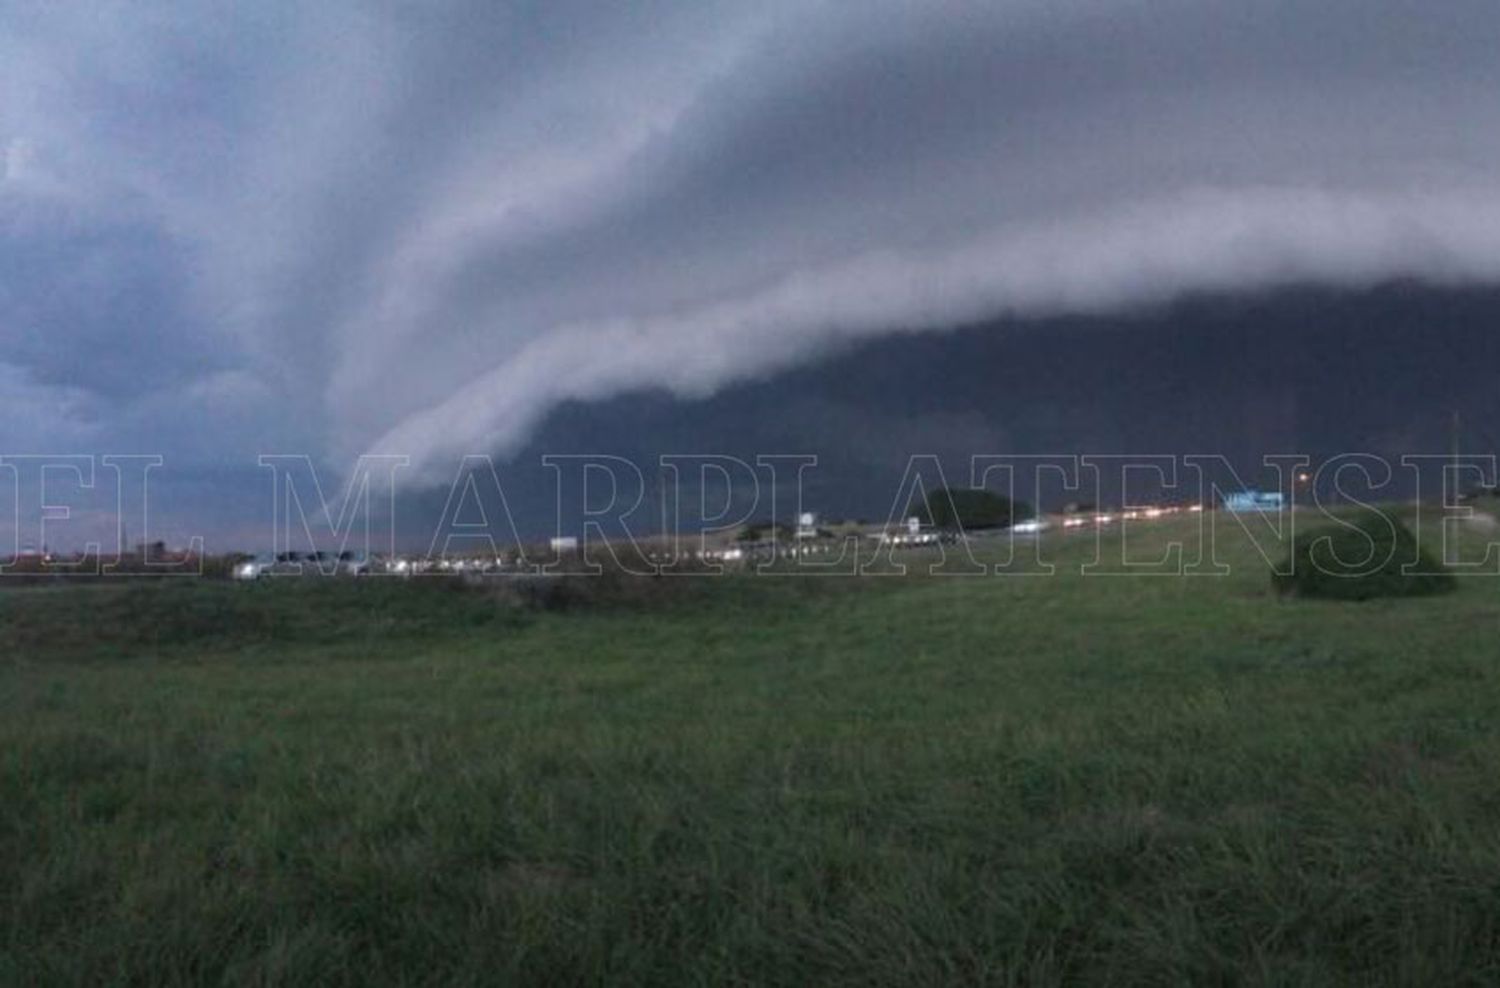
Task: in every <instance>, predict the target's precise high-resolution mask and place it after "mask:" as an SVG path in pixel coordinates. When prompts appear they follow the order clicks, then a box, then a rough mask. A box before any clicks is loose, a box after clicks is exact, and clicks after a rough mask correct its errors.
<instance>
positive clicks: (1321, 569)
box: [1271, 511, 1457, 600]
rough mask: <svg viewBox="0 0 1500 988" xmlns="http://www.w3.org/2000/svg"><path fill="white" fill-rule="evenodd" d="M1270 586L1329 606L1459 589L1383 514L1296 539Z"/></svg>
mask: <svg viewBox="0 0 1500 988" xmlns="http://www.w3.org/2000/svg"><path fill="white" fill-rule="evenodd" d="M1271 583H1272V585H1273V586H1274V587H1275V588H1276V591H1277V593H1280V594H1284V595H1295V596H1298V597H1315V598H1323V599H1327V600H1370V599H1372V598H1375V597H1421V596H1428V595H1431V594H1440V593H1448V592H1449V591H1451V590H1453V589H1454V588H1455V587H1456V586H1457V581H1456V580H1455V579H1454V577H1453V574H1452V573H1450V572H1448V571H1447V570H1445V569H1444V568H1443V566H1442V564H1441V563H1439V562H1438V561H1437V560H1436V559H1434V558H1433V556H1432V555H1431V554H1430V553H1429V552H1427V551H1426V550H1425V549H1424V548H1422V546H1421V545H1420V544H1419V543H1418V541H1417V537H1416V536H1415V535H1413V534H1412V532H1411V530H1410V529H1409V528H1407V527H1406V526H1405V525H1403V524H1401V522H1399V521H1398V520H1396V519H1395V518H1394V517H1392V516H1390V515H1387V514H1383V513H1381V512H1379V511H1368V512H1364V513H1362V514H1360V515H1358V516H1355V517H1351V518H1344V519H1338V520H1337V523H1336V524H1333V525H1328V526H1324V527H1320V528H1315V529H1313V530H1311V531H1308V532H1299V533H1297V536H1296V537H1295V538H1294V539H1293V542H1292V551H1291V555H1290V558H1289V559H1288V560H1287V561H1286V562H1284V563H1283V564H1282V567H1281V571H1280V572H1276V573H1273V574H1272V575H1271Z"/></svg>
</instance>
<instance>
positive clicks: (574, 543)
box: [551, 535, 578, 556]
mask: <svg viewBox="0 0 1500 988" xmlns="http://www.w3.org/2000/svg"><path fill="white" fill-rule="evenodd" d="M551 546H552V552H553V554H554V555H559V556H560V555H562V554H563V553H566V552H577V551H578V536H576V535H564V536H561V537H559V538H554V539H553V540H552V542H551Z"/></svg>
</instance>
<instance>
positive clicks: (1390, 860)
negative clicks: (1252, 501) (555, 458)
mask: <svg viewBox="0 0 1500 988" xmlns="http://www.w3.org/2000/svg"><path fill="white" fill-rule="evenodd" d="M1184 532H1185V529H1184V528H1183V527H1182V526H1181V525H1176V526H1157V527H1156V528H1154V529H1150V530H1147V534H1146V535H1145V537H1144V541H1143V542H1142V543H1141V544H1140V545H1139V546H1134V545H1133V549H1137V548H1138V549H1139V551H1140V553H1141V556H1142V557H1143V558H1145V557H1150V556H1153V555H1156V554H1157V552H1158V550H1159V549H1161V548H1162V547H1163V545H1164V541H1163V540H1164V539H1165V538H1166V537H1167V536H1169V535H1171V536H1178V537H1181V536H1183V535H1184ZM1222 534H1223V538H1222V540H1221V543H1220V548H1221V553H1222V555H1223V556H1224V557H1225V558H1226V559H1227V560H1228V561H1229V562H1230V563H1231V565H1232V572H1231V573H1230V574H1229V575H1227V576H1222V577H1196V578H1181V577H1155V578H1141V579H1122V578H1116V577H1104V576H1100V577H1083V576H1080V575H1078V573H1077V572H1076V563H1077V562H1079V561H1080V560H1081V559H1082V558H1083V554H1084V551H1085V545H1086V543H1085V542H1084V541H1083V540H1082V539H1079V538H1077V537H1071V536H1070V537H1059V538H1056V539H1053V540H1052V543H1051V544H1052V545H1055V546H1057V547H1058V548H1057V556H1058V558H1059V560H1060V561H1061V562H1062V563H1063V564H1065V565H1062V566H1060V569H1059V573H1058V575H1057V576H1054V577H1051V578H1034V577H1030V578H1019V577H1017V578H1005V577H994V578H987V579H971V578H939V577H933V578H908V579H886V578H875V579H867V580H862V581H852V582H850V581H838V580H830V581H813V580H797V579H781V578H735V579H719V580H709V581H702V580H697V581H687V582H686V583H685V584H684V585H683V586H684V587H685V588H686V589H682V590H680V591H674V592H672V593H669V594H665V595H656V596H650V595H647V596H646V597H644V598H642V599H638V600H632V602H631V603H630V604H629V605H628V606H625V605H622V606H597V607H592V608H585V609H582V610H577V609H575V610H569V611H567V612H563V613H551V612H542V611H530V610H518V609H516V608H514V607H509V606H506V605H505V604H504V603H503V602H500V601H497V599H496V596H495V595H494V594H492V593H488V592H484V591H474V592H463V591H460V590H455V589H452V588H449V587H447V586H444V585H442V584H424V583H420V582H417V581H414V582H412V583H386V582H383V581H370V582H368V583H360V584H351V583H329V584H316V585H311V586H302V585H297V584H285V583H281V584H273V585H260V586H230V585H224V584H213V583H207V582H197V581H193V582H189V583H181V584H141V585H124V586H121V585H99V586H82V587H74V588H39V589H24V590H12V591H7V592H4V593H0V648H3V649H4V659H3V661H0V982H3V983H14V984H58V983H78V982H86V983H104V984H152V985H158V984H202V983H230V984H308V985H312V984H318V985H324V984H350V985H370V984H388V983H407V984H455V983H457V984H462V983H484V984H495V983H501V984H539V985H558V984H576V983H587V984H599V983H609V984H652V985H661V984H724V983H771V984H785V985H806V984H862V985H869V984H914V985H930V984H938V983H962V984H974V983H993V984H1063V983H1066V984H1077V983H1114V984H1181V983H1226V982H1228V983H1255V984H1308V985H1323V984H1331V983H1347V984H1361V985H1364V984H1381V983H1387V984H1422V985H1440V984H1441V985H1455V984H1493V983H1495V982H1496V981H1497V979H1500V826H1497V821H1500V789H1497V786H1496V778H1497V776H1496V771H1495V766H1496V765H1500V717H1497V714H1500V670H1497V655H1500V649H1497V647H1496V638H1495V635H1496V632H1497V631H1500V594H1497V590H1500V583H1497V582H1496V581H1495V580H1493V579H1490V580H1486V579H1471V580H1461V581H1460V587H1459V590H1458V591H1457V592H1456V593H1454V594H1452V595H1449V596H1446V597H1440V598H1430V599H1411V600H1394V601H1384V602H1379V603H1373V604H1353V603H1330V602H1310V601H1295V600H1280V599H1277V598H1276V596H1275V595H1274V594H1273V593H1272V591H1271V588H1270V582H1269V579H1268V577H1267V573H1266V568H1265V565H1264V563H1263V562H1261V561H1260V559H1259V557H1258V556H1256V555H1255V554H1254V552H1253V551H1252V550H1251V549H1250V548H1249V547H1248V546H1247V545H1245V544H1244V542H1243V540H1242V539H1238V538H1236V537H1235V535H1234V532H1233V530H1232V529H1231V530H1228V531H1225V532H1223V533H1222ZM1067 564H1074V565H1071V566H1070V565H1067Z"/></svg>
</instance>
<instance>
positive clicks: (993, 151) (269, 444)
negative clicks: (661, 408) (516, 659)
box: [0, 0, 1500, 479]
mask: <svg viewBox="0 0 1500 988" xmlns="http://www.w3.org/2000/svg"><path fill="white" fill-rule="evenodd" d="M0 26H3V28H4V30H0V150H3V155H0V345H3V349H0V381H3V382H10V383H8V384H7V388H8V389H10V388H13V389H14V390H15V391H16V393H19V394H24V395H25V396H26V400H27V402H28V403H31V404H40V405H46V404H47V403H48V402H49V401H53V400H55V401H56V402H57V406H56V410H55V418H56V424H55V425H54V426H53V427H49V428H48V429H46V430H41V431H38V430H37V429H35V428H33V427H31V426H18V425H10V426H4V425H0V443H3V444H8V445H9V446H11V447H20V446H26V445H37V444H39V443H45V442H56V441H61V440H59V439H58V438H57V437H60V436H66V437H76V436H79V435H87V436H89V437H90V441H92V442H97V443H99V444H100V445H101V446H109V445H126V446H132V445H133V446H135V447H137V448H139V447H141V446H142V445H143V444H149V445H151V446H153V447H159V448H160V449H161V451H164V452H169V453H179V454H180V455H191V456H193V457H197V458H200V459H213V458H214V457H216V456H218V457H223V458H225V459H229V458H233V457H235V456H244V455H246V454H248V455H252V456H253V454H254V453H255V452H259V451H270V450H273V449H274V450H275V451H288V450H296V451H307V452H311V453H314V454H316V455H318V456H320V457H323V458H325V459H326V461H327V462H331V463H340V462H345V461H347V459H348V458H349V457H351V456H354V455H357V454H359V453H362V452H387V453H403V454H406V455H409V456H411V457H412V458H413V470H412V476H414V477H417V478H426V479H435V478H446V477H447V476H448V475H449V474H451V470H452V466H453V462H454V459H455V457H456V456H458V455H461V454H465V453H500V454H505V453H509V452H513V451H515V450H517V449H519V448H520V447H521V446H522V444H524V443H525V442H526V440H527V439H528V437H530V436H531V435H533V434H534V433H535V430H536V429H537V428H538V426H539V425H540V423H541V422H542V421H543V420H544V419H545V417H546V416H547V414H548V412H549V411H550V410H552V409H554V408H555V407H556V406H557V405H558V403H559V402H562V401H567V400H585V401H587V400H591V399H599V398H605V397H610V396H614V395H618V394H621V393H625V392H629V391H635V390H640V389H654V388H662V389H667V390H669V391H671V392H673V393H676V394H680V395H683V396H687V397H692V396H702V395H706V394H710V393H713V392H714V391H715V390H716V389H718V388H721V387H723V386H724V385H726V384H728V383H731V382H735V381H740V380H744V379H747V378H753V377H756V376H760V375H764V374H768V373H771V372H774V371H776V370H780V369H784V368H787V367H790V366H794V365H796V364H798V363H800V362H805V361H807V360H809V359H811V358H813V357H816V356H818V355H820V354H822V353H825V352H827V351H828V350H829V348H831V347H836V346H839V345H841V344H843V343H846V342H847V341H850V340H855V339H860V338H863V337H868V336H872V335H876V334H882V333H891V332H910V331H920V330H929V329H942V328H946V327H952V326H955V325H959V324H962V323H966V322H974V321H979V320H984V319H987V318H989V317H991V316H995V315H1001V314H1016V315H1047V314H1053V313H1063V312H1093V313H1097V312H1109V311H1111V310H1115V309H1123V308H1128V307H1132V306H1138V305H1141V304H1145V303H1152V302H1157V301H1160V300H1163V299H1166V298H1170V297H1171V296H1173V295H1176V294H1180V293H1183V292H1187V291H1197V290H1230V291H1233V290H1241V289H1255V288H1262V287H1266V286H1274V285H1278V284H1289V283H1302V282H1315V283H1327V284H1332V285H1349V286H1359V285H1365V284H1370V283H1373V282H1377V281H1380V280H1383V279H1388V278H1394V277H1412V278H1420V279H1424V280H1431V281H1435V282H1444V283H1446V282H1465V283H1471V282H1478V283H1489V282H1494V281H1496V280H1497V279H1500V179H1497V178H1496V176H1495V163H1496V162H1497V161H1500V104H1497V102H1496V100H1495V98H1494V94H1495V93H1496V92H1497V91H1500V61H1497V60H1496V59H1495V57H1494V52H1495V50H1496V47H1497V43H1500V8H1496V7H1495V6H1494V4H1493V3H1490V2H1477V0H1452V2H1448V3H1444V4H1440V5H1433V4H1422V3H1416V2H1412V0H1317V2H1312V0H1297V2H1293V0H1268V2H1264V3H1256V4H1231V3H1223V2H1203V0H1193V2H1179V0H1153V2H1149V3H1148V2H1142V0H1096V2H1084V0H1048V2H1040V0H1013V2H1008V3H998V4H979V3H967V2H959V0H940V2H925V3H920V4H919V3H910V2H901V3H898V2H890V0H871V2H868V3H860V4H835V3H807V2H804V0H799V2H796V3H789V2H788V3H780V2H774V0H772V2H765V3H756V4H745V3H737V2H736V3H731V2H718V3H716V2H696V3H660V2H645V3H637V4H619V5H603V4H593V3H588V4H585V3H579V2H573V0H558V2H552V3H547V4H520V3H514V4H511V3H501V4H496V3H494V2H484V3H479V2H474V3H469V2H451V3H443V4H437V5H425V4H422V5H419V4H408V3H404V2H398V0H390V2H383V3H380V2H368V3H347V4H345V3H339V2H330V3H322V4H289V3H288V4H277V3H265V4H254V5H251V4H244V5H238V6H237V7H232V8H231V7H224V6H221V5H215V6H212V7H205V6H204V5H198V4H180V5H175V4H171V3H168V4H158V5H153V6H152V8H151V9H150V10H146V9H143V8H141V7H140V5H133V4H125V3H113V2H110V0H101V2H100V3H96V4H89V5H85V6H78V5H50V4H49V5H41V4H26V3H22V4H13V5H8V6H6V7H5V8H3V9H0ZM106 357H107V358H108V359H107V361H106V360H105V358H106ZM49 396H50V397H49ZM41 417H42V416H37V415H31V416H28V417H26V418H24V419H22V420H20V421H22V422H23V423H24V422H32V421H33V420H35V419H38V418H41ZM44 433H45V435H44ZM208 434H212V435H213V436H215V437H216V438H215V440H214V442H212V443H210V442H207V441H205V440H204V439H203V437H204V436H205V435H208ZM153 451H155V450H153Z"/></svg>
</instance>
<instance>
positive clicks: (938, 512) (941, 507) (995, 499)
mask: <svg viewBox="0 0 1500 988" xmlns="http://www.w3.org/2000/svg"><path fill="white" fill-rule="evenodd" d="M1032 514H1033V512H1032V510H1031V505H1029V504H1027V503H1025V502H1024V501H1012V500H1011V499H1010V498H1008V497H1002V496H1001V495H999V494H996V493H995V492H994V491H987V490H984V489H983V488H939V489H938V490H935V491H933V492H932V493H931V494H929V495H927V499H926V503H925V505H924V520H925V521H926V522H928V524H931V525H933V526H935V527H937V528H945V529H950V530H951V529H957V528H962V529H965V530H967V531H978V530H982V529H986V528H1009V527H1010V526H1011V525H1013V524H1015V523H1016V522H1017V521H1021V520H1024V519H1027V518H1030V517H1031V516H1032Z"/></svg>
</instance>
